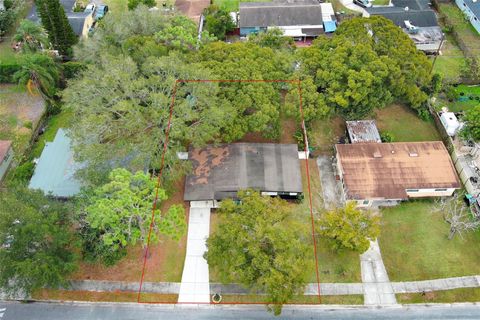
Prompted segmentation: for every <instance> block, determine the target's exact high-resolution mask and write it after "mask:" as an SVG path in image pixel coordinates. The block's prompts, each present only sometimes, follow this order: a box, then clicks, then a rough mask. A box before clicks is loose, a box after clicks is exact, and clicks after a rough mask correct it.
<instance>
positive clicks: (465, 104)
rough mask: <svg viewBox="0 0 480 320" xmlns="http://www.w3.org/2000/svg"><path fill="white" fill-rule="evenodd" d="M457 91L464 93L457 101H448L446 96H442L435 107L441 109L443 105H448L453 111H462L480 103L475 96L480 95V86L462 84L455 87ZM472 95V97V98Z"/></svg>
mask: <svg viewBox="0 0 480 320" xmlns="http://www.w3.org/2000/svg"><path fill="white" fill-rule="evenodd" d="M454 89H455V91H457V93H458V94H459V95H460V93H463V96H460V98H459V99H458V100H456V101H453V102H450V101H447V99H446V97H445V96H443V95H442V96H440V97H439V98H438V99H437V101H436V102H435V109H436V110H441V109H442V108H443V107H447V108H448V110H450V111H452V112H461V111H467V110H469V109H471V108H472V107H475V106H477V105H478V104H480V100H476V99H475V97H480V86H468V85H464V84H461V85H459V86H457V87H454ZM470 97H472V99H470Z"/></svg>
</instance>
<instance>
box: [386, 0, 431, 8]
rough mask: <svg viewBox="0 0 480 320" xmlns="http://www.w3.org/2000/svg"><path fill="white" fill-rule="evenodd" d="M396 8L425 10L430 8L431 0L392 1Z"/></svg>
mask: <svg viewBox="0 0 480 320" xmlns="http://www.w3.org/2000/svg"><path fill="white" fill-rule="evenodd" d="M392 3H393V5H394V6H395V7H400V8H405V7H408V8H409V9H410V10H425V9H429V8H430V1H429V0H392Z"/></svg>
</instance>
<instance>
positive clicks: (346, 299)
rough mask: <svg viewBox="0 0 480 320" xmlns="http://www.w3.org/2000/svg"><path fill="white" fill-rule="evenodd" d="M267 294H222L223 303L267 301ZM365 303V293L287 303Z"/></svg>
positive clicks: (302, 298)
mask: <svg viewBox="0 0 480 320" xmlns="http://www.w3.org/2000/svg"><path fill="white" fill-rule="evenodd" d="M266 301H267V300H266V298H265V296H261V295H233V294H232V295H230V294H229V295H222V302H221V303H223V304H228V303H266ZM302 303H303V304H348V305H356V304H363V295H341V296H321V297H320V300H319V298H318V296H296V297H294V298H293V299H291V300H290V301H289V302H288V303H287V304H302Z"/></svg>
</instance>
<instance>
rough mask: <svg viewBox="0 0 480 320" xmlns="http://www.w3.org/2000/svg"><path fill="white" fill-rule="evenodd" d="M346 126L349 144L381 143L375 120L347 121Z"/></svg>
mask: <svg viewBox="0 0 480 320" xmlns="http://www.w3.org/2000/svg"><path fill="white" fill-rule="evenodd" d="M346 125H347V133H348V139H349V141H350V143H362V142H377V143H381V142H382V139H381V138H380V133H379V132H378V129H377V125H376V124H375V120H357V121H347V122H346Z"/></svg>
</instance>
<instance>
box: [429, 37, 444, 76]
mask: <svg viewBox="0 0 480 320" xmlns="http://www.w3.org/2000/svg"><path fill="white" fill-rule="evenodd" d="M444 40H445V34H444V33H443V32H442V39H441V40H440V45H439V46H438V48H437V52H436V54H435V57H434V58H433V62H432V68H431V69H430V74H431V73H432V72H433V67H435V62H437V57H438V55H439V54H440V49H441V48H442V45H443V41H444Z"/></svg>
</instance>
